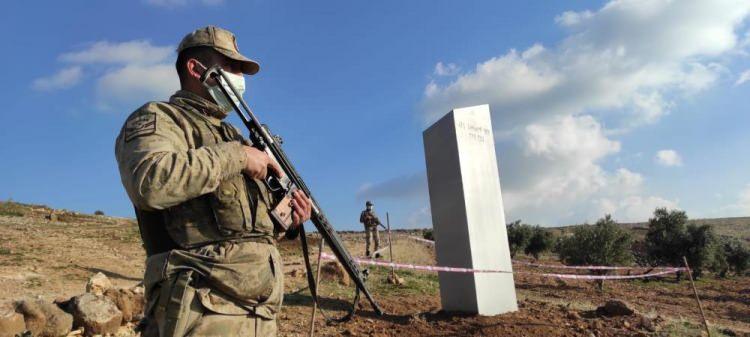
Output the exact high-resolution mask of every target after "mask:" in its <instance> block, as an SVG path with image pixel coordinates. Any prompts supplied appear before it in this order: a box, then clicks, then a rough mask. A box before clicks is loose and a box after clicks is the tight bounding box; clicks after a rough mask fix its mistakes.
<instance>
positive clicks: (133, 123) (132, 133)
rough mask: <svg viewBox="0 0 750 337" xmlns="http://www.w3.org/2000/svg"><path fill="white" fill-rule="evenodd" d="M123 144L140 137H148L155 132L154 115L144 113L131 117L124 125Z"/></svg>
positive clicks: (153, 113) (152, 113)
mask: <svg viewBox="0 0 750 337" xmlns="http://www.w3.org/2000/svg"><path fill="white" fill-rule="evenodd" d="M123 131H124V137H125V142H129V141H131V140H132V139H133V138H136V137H140V136H148V135H150V134H153V133H154V132H156V113H155V112H146V113H142V114H139V115H137V116H133V117H131V118H130V119H128V121H127V122H126V123H125V129H124V130H123Z"/></svg>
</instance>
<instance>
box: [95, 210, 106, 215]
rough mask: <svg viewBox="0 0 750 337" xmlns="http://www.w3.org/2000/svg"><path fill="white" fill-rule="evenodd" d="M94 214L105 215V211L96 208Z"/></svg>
mask: <svg viewBox="0 0 750 337" xmlns="http://www.w3.org/2000/svg"><path fill="white" fill-rule="evenodd" d="M94 215H104V212H103V211H100V210H96V211H95V212H94Z"/></svg>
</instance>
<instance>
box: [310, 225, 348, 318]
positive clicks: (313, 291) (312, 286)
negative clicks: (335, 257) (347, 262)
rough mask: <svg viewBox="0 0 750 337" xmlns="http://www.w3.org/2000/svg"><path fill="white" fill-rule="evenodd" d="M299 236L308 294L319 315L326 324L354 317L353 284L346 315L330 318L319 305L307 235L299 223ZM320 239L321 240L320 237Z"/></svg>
mask: <svg viewBox="0 0 750 337" xmlns="http://www.w3.org/2000/svg"><path fill="white" fill-rule="evenodd" d="M299 236H300V241H301V243H302V257H303V258H304V260H305V269H306V270H307V284H308V287H309V288H310V295H311V296H312V300H313V302H314V303H315V304H316V305H317V306H318V310H319V311H320V315H321V316H323V318H324V319H325V321H326V323H327V324H333V323H342V322H346V321H348V320H350V319H352V318H353V317H354V313H355V311H356V310H357V302H359V288H357V287H356V286H355V288H356V293H355V295H354V301H353V302H352V307H351V309H349V312H347V313H346V315H344V316H343V317H341V318H330V317H329V316H328V315H327V314H326V313H325V311H324V310H323V308H321V307H320V301H319V300H318V289H317V288H316V287H315V277H314V276H313V271H312V265H311V264H310V249H309V248H308V246H307V235H306V234H305V226H304V225H299ZM320 239H321V240H323V238H322V237H321V238H320ZM320 253H323V252H320ZM321 263H322V261H321Z"/></svg>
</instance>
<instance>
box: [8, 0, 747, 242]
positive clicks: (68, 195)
mask: <svg viewBox="0 0 750 337" xmlns="http://www.w3.org/2000/svg"><path fill="white" fill-rule="evenodd" d="M749 7H750V5H748V4H747V2H746V1H731V0H726V1H689V0H685V1H679V2H669V1H648V2H642V1H632V0H627V1H617V2H612V3H608V2H602V1H582V2H575V3H572V2H545V3H542V2H529V1H519V2H499V1H478V2H470V3H469V2H465V1H456V2H447V1H409V2H397V1H392V2H390V1H377V2H354V1H328V2H324V3H320V2H318V3H311V2H303V1H298V2H291V1H290V2H280V1H233V0H225V1H220V0H204V1H191V0H151V1H142V2H117V1H97V2H83V1H80V2H65V3H57V2H52V3H48V4H45V5H39V4H35V3H31V2H14V3H13V4H12V5H8V6H6V9H5V10H4V11H3V12H2V13H0V22H2V23H1V24H0V25H3V26H4V27H3V28H5V31H7V32H13V34H6V37H5V42H4V45H5V46H6V47H5V48H4V50H5V52H4V53H2V55H0V61H2V64H4V65H5V67H3V68H4V72H3V73H4V74H3V75H4V76H2V79H0V81H2V82H3V86H2V87H3V88H4V90H3V92H2V93H0V98H1V99H2V102H4V109H3V111H2V113H1V114H0V143H2V144H3V146H1V147H0V158H3V159H2V163H3V165H2V173H3V174H2V175H0V199H8V198H13V199H14V200H17V201H23V202H33V203H42V204H48V205H50V206H52V207H57V208H68V209H73V210H79V211H85V212H93V211H94V210H97V209H101V210H103V211H104V212H105V213H107V214H112V215H119V216H131V215H132V207H131V205H130V203H129V201H128V199H127V196H126V195H125V193H124V191H123V189H122V186H121V184H120V181H119V174H118V172H117V168H116V164H115V160H114V155H113V146H114V145H113V144H114V138H115V137H116V135H117V133H118V131H119V129H120V127H121V125H122V123H123V121H124V119H125V118H126V117H127V115H128V114H129V113H130V112H132V111H133V110H134V109H136V108H137V107H138V106H140V105H141V104H143V103H144V102H146V101H148V100H166V99H167V98H168V96H169V95H170V93H171V92H172V91H173V90H174V89H175V88H176V75H175V74H174V71H173V62H174V58H175V54H174V52H173V50H174V48H175V46H176V45H177V43H179V40H180V39H181V38H182V37H183V36H184V35H185V34H186V33H188V32H190V31H192V30H193V29H195V28H197V27H200V26H204V25H207V24H214V25H218V26H222V27H225V28H227V29H230V30H232V31H233V32H235V33H236V35H237V36H238V44H239V47H240V50H241V51H242V52H243V53H244V54H246V55H248V56H250V57H252V58H255V59H257V60H258V61H259V62H260V63H261V72H260V73H259V74H258V75H257V76H253V77H252V78H249V79H248V85H249V89H248V92H247V94H246V96H245V98H246V99H247V100H248V101H249V102H250V104H251V105H252V106H253V107H254V109H255V111H256V113H257V114H258V115H259V116H260V117H261V118H262V119H263V121H264V122H266V123H267V124H269V125H270V126H271V128H272V129H273V131H274V132H276V133H279V134H281V135H282V136H283V137H284V139H285V149H286V151H287V152H288V154H289V155H290V156H291V158H292V159H293V161H294V163H295V164H296V165H297V167H298V169H299V171H300V172H301V173H302V174H303V176H304V178H305V179H306V180H307V181H308V185H310V186H311V188H312V189H313V191H314V192H315V194H316V198H317V199H318V200H319V201H320V202H321V203H322V205H323V207H324V209H326V210H327V212H328V213H329V216H330V217H331V219H332V220H333V222H334V223H335V224H336V226H337V227H338V228H341V229H353V228H358V226H359V225H358V224H357V220H358V215H359V211H360V210H361V208H362V205H363V203H364V201H365V200H367V199H372V200H373V201H374V202H375V203H376V210H377V211H378V212H380V213H383V212H385V211H388V212H389V213H390V214H391V220H392V224H393V225H394V227H428V226H429V225H430V218H429V207H428V206H429V201H428V198H427V189H426V178H425V167H424V155H423V148H422V136H421V133H422V131H423V130H424V129H425V128H426V127H427V126H428V125H429V124H430V123H431V122H432V121H434V120H436V119H437V118H438V117H440V116H442V115H443V114H445V113H447V112H448V111H449V110H450V109H452V108H453V107H462V106H467V105H476V104H484V103H489V104H490V107H491V109H492V113H493V128H494V131H495V138H496V147H497V155H498V160H499V164H500V177H501V184H502V186H503V197H504V199H505V200H504V201H505V208H506V217H507V218H508V220H511V219H519V218H520V219H523V220H525V221H527V222H531V223H541V224H545V225H558V224H570V223H577V222H583V221H595V220H596V218H598V217H600V216H601V215H603V214H604V213H613V214H614V216H615V218H617V219H620V220H622V221H638V220H645V219H647V218H648V216H649V214H650V213H651V212H652V211H653V209H654V208H655V207H659V206H666V207H672V208H681V209H685V210H686V211H687V212H688V215H689V216H691V217H717V216H739V215H750V174H748V171H747V168H748V167H750V158H748V156H747V155H746V153H747V149H748V148H750V133H748V132H747V125H750V114H748V113H747V111H748V108H749V107H750V104H749V103H748V100H747V97H748V94H750V57H749V56H748V55H749V54H748V52H750V33H749V32H750V29H749V25H748V15H750V8H749ZM746 81H747V82H746Z"/></svg>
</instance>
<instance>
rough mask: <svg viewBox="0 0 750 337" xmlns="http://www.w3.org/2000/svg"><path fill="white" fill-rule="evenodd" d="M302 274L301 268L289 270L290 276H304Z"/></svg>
mask: <svg viewBox="0 0 750 337" xmlns="http://www.w3.org/2000/svg"><path fill="white" fill-rule="evenodd" d="M302 274H303V271H302V270H300V269H292V271H291V272H289V277H292V278H297V277H300V276H302Z"/></svg>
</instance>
